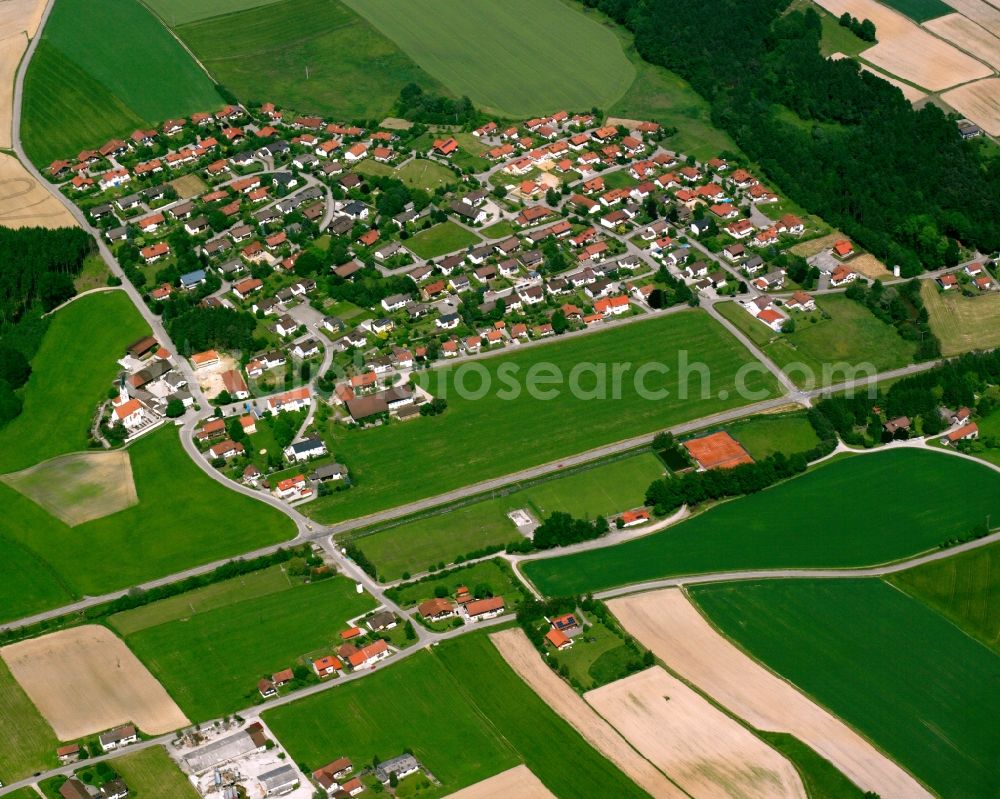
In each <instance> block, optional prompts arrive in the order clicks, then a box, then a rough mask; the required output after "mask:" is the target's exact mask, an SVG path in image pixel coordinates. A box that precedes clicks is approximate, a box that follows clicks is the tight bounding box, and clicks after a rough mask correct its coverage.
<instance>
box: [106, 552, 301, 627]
mask: <svg viewBox="0 0 1000 799" xmlns="http://www.w3.org/2000/svg"><path fill="white" fill-rule="evenodd" d="M293 585H294V583H293V582H292V580H291V578H290V577H289V576H288V575H287V574H286V573H285V571H284V569H283V567H282V566H281V565H280V564H279V565H276V566H270V567H268V568H266V569H262V570H261V571H257V572H251V573H250V574H245V575H243V576H241V577H234V578H233V579H231V580H223V581H222V582H221V583H212V584H211V585H206V586H205V587H204V588H196V589H195V590H194V591H188V592H186V593H183V594H178V595H177V596H172V597H168V598H167V599H161V600H160V601H158V602H152V603H150V604H149V605H143V606H142V607H139V608H135V609H133V610H124V611H122V612H121V613H116V614H114V615H113V616H111V617H109V618H108V623H109V624H110V625H111V626H112V627H113V628H114V629H115V631H116V632H117V633H118V634H119V635H123V636H124V635H132V633H136V632H139V631H140V630H145V629H148V628H149V627H156V626H157V625H159V624H166V623H167V622H171V621H180V620H182V619H188V618H190V617H191V616H195V615H197V614H199V613H207V612H209V611H210V610H217V609H219V608H224V607H228V606H229V605H234V604H236V603H237V602H244V601H246V600H249V599H258V598H260V597H263V596H268V595H270V594H277V593H279V592H280V591H287V590H288V589H289V588H291V587H292V586H293Z"/></svg>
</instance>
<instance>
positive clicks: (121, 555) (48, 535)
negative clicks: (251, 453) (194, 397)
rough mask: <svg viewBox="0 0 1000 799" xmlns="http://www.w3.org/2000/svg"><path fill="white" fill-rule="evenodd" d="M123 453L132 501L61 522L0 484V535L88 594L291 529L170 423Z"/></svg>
mask: <svg viewBox="0 0 1000 799" xmlns="http://www.w3.org/2000/svg"><path fill="white" fill-rule="evenodd" d="M71 307H72V306H71ZM129 453H130V456H131V461H132V474H133V477H134V480H135V485H136V491H137V493H138V496H139V504H138V505H135V506H133V507H131V508H128V509H126V510H123V511H119V512H118V513H113V514H111V515H110V516H105V517H104V518H101V519H95V520H94V521H91V522H87V523H85V524H81V525H78V526H76V527H72V528H70V527H68V526H66V525H65V524H63V523H62V522H60V521H59V520H57V519H56V518H55V517H53V516H50V515H49V514H48V513H46V512H45V511H43V510H42V509H41V508H40V507H39V506H38V505H36V504H34V503H33V502H31V501H30V500H28V499H27V498H25V497H23V496H21V495H20V494H18V493H17V492H16V491H14V490H13V489H11V488H9V487H7V486H6V485H0V506H2V507H3V508H4V514H3V515H2V516H0V538H3V539H8V540H12V541H15V542H17V543H18V544H20V545H21V546H23V547H24V548H25V549H27V550H30V551H31V553H32V554H34V555H35V556H37V558H38V559H39V560H40V561H42V562H43V563H45V564H46V565H47V567H48V568H49V569H51V570H52V571H54V572H55V573H56V575H57V576H58V579H60V580H61V582H62V583H63V584H64V585H65V586H66V587H67V590H69V591H72V593H73V594H75V595H77V596H82V595H91V596H96V595H99V594H103V593H106V592H109V591H114V590H117V589H121V588H127V587H128V586H131V585H136V584H138V583H142V582H145V581H147V580H151V579H154V578H157V577H162V576H164V575H167V574H173V573H174V572H177V571H180V570H182V569H185V568H189V567H192V566H197V565H199V564H202V563H210V562H212V561H215V560H220V559H223V558H227V557H233V556H236V555H238V554H240V553H243V552H248V551H250V550H253V549H256V548H259V547H263V546H267V545H269V544H275V543H278V542H280V541H282V540H285V539H290V538H292V537H293V536H294V535H295V527H294V525H293V524H292V522H291V521H290V520H289V519H288V518H287V517H286V516H285V515H284V514H283V513H281V511H279V510H277V509H275V508H272V507H270V506H269V505H265V504H263V503H259V502H255V501H253V500H251V499H248V498H247V497H244V496H242V495H241V494H238V493H236V492H235V491H231V490H230V489H228V488H226V487H225V486H224V485H221V484H219V483H217V482H216V481H214V480H212V479H211V478H209V477H208V476H207V475H205V474H204V473H203V472H202V471H201V469H199V468H198V466H196V465H195V464H194V463H193V462H192V461H191V459H190V458H189V457H188V455H187V453H186V452H185V451H184V449H183V447H182V446H181V443H180V439H179V437H178V434H177V432H176V431H175V430H174V429H173V428H165V429H163V430H160V431H157V432H156V433H153V434H151V435H148V436H146V437H144V438H141V439H139V440H138V441H137V442H136V443H135V444H133V445H132V446H131V447H130V448H129ZM39 568H40V567H39ZM49 579H52V578H49ZM18 585H19V583H18V581H14V583H13V584H10V583H8V582H7V581H2V582H0V607H3V608H5V609H6V608H7V607H10V606H14V607H17V606H18V603H20V601H21V600H20V599H19V597H18V595H17V593H16V591H17V587H18ZM52 598H53V600H56V596H55V595H53V597H52ZM60 598H61V597H60ZM8 603H9V604H8ZM58 604H61V602H59V601H53V602H52V603H51V604H50V605H49V606H52V605H58ZM38 609H40V608H37V607H35V608H32V610H38ZM16 615H24V614H23V613H18V614H16Z"/></svg>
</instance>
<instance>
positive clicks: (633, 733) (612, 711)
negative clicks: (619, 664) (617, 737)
mask: <svg viewBox="0 0 1000 799" xmlns="http://www.w3.org/2000/svg"><path fill="white" fill-rule="evenodd" d="M583 698H584V699H586V700H587V702H588V704H590V705H591V707H593V708H594V709H595V710H596V711H597V712H598V713H599V714H600V715H601V716H603V717H604V718H605V719H607V720H608V721H609V722H610V723H611V725H612V726H613V727H614V728H615V729H616V730H618V732H620V733H621V734H622V736H624V738H625V739H626V740H627V741H628V742H629V743H631V744H632V746H634V747H635V748H636V749H638V750H639V752H641V753H642V754H643V755H645V756H646V758H647V759H648V760H649V761H650V762H651V763H653V764H654V765H656V766H659V768H660V769H661V770H662V771H663V772H665V773H666V774H669V775H670V776H671V777H672V778H673V779H675V780H676V781H677V783H678V784H679V785H680V786H681V787H682V788H683V789H684V790H686V791H687V792H688V793H690V794H691V795H692V796H697V797H698V798H699V799H737V798H738V799H755V798H756V799H780V797H794V798H795V799H806V792H805V788H804V787H803V785H802V780H801V779H800V778H799V775H798V772H797V771H796V770H795V767H794V766H793V765H792V764H791V763H790V762H789V761H788V760H786V759H785V758H784V757H783V756H782V755H780V754H779V753H778V752H776V751H775V750H773V749H772V748H771V747H769V746H768V745H767V744H765V743H764V742H763V741H761V740H760V739H759V738H757V737H756V736H755V735H754V734H753V733H751V732H750V731H749V730H747V729H746V728H745V727H743V726H741V725H740V724H739V723H738V722H736V721H734V720H733V719H731V718H730V717H729V716H727V715H726V714H725V713H723V712H722V711H721V710H718V709H716V708H715V707H713V706H712V705H711V704H710V703H709V702H708V701H707V700H705V699H704V698H703V697H701V696H699V695H698V694H697V693H695V692H694V691H693V690H691V689H690V688H689V687H688V686H687V685H685V684H684V683H682V682H681V681H680V680H678V679H676V678H675V677H672V676H671V675H670V674H668V673H667V672H666V671H664V670H663V669H662V668H660V667H659V666H656V667H654V668H651V669H646V670H645V671H642V672H639V673H638V674H632V675H630V676H629V677H626V678H625V679H623V680H618V681H616V682H613V683H610V684H609V685H605V686H603V687H601V688H597V689H595V690H593V691H589V692H588V693H586V694H584V695H583Z"/></svg>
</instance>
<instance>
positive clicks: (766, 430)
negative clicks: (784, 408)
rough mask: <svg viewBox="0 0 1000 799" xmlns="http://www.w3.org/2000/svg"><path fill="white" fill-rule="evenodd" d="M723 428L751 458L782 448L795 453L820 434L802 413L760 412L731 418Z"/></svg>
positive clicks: (805, 449) (766, 454)
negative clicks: (748, 416)
mask: <svg viewBox="0 0 1000 799" xmlns="http://www.w3.org/2000/svg"><path fill="white" fill-rule="evenodd" d="M726 430H727V431H728V432H729V433H730V434H731V435H732V436H733V437H734V438H735V439H736V440H737V441H739V442H740V444H742V445H743V449H745V450H746V451H747V452H748V453H749V454H750V457H752V458H753V459H754V460H757V461H759V460H762V459H763V458H766V457H767V456H768V455H773V454H774V453H776V452H783V453H784V454H785V455H794V454H795V453H797V452H806V451H807V450H810V449H812V448H813V447H815V446H816V445H817V444H819V437H818V436H817V435H816V431H815V430H814V429H813V426H812V425H811V424H810V423H809V419H807V418H806V415H805V414H804V413H773V414H767V413H765V414H760V415H758V416H752V417H750V418H749V419H744V420H742V421H739V422H734V423H733V424H731V425H728V426H727V427H726Z"/></svg>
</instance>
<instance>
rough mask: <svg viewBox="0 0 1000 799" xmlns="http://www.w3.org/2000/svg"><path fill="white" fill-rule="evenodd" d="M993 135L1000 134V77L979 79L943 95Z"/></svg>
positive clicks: (961, 112) (948, 101)
mask: <svg viewBox="0 0 1000 799" xmlns="http://www.w3.org/2000/svg"><path fill="white" fill-rule="evenodd" d="M941 99H942V100H944V101H945V102H946V103H948V105H950V106H951V107H952V108H954V109H955V110H956V111H958V112H959V113H960V114H963V115H964V116H967V117H968V118H969V119H971V120H972V121H973V122H975V123H976V124H977V125H979V127H981V128H982V129H983V130H985V131H986V132H987V133H989V134H990V135H991V136H1000V78H987V79H986V80H977V81H976V82H975V83H969V84H966V85H965V86H959V87H958V88H957V89H952V90H951V91H950V92H945V93H944V94H942V95H941Z"/></svg>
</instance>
